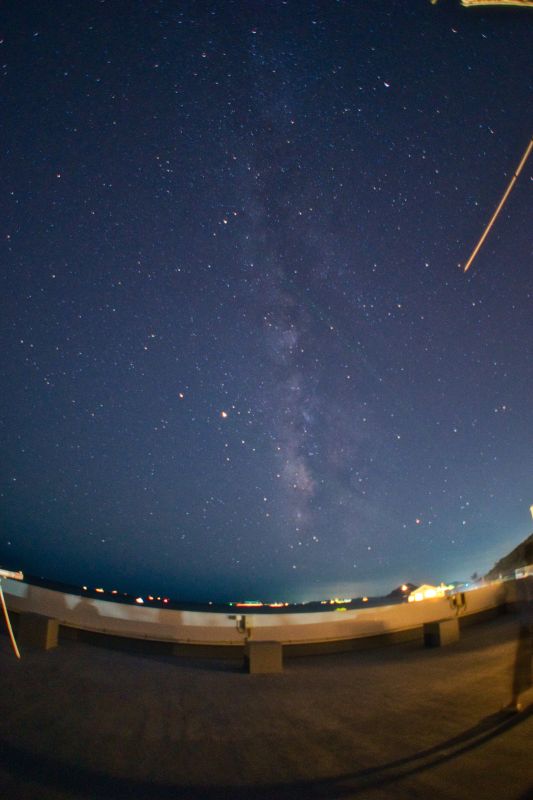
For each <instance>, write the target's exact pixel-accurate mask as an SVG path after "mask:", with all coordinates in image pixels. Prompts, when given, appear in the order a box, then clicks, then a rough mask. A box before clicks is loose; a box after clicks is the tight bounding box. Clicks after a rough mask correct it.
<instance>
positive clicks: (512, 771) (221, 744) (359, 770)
mask: <svg viewBox="0 0 533 800" xmlns="http://www.w3.org/2000/svg"><path fill="white" fill-rule="evenodd" d="M517 626H518V623H517V620H516V618H515V617H513V616H503V617H499V618H497V619H494V620H492V621H490V622H485V623H482V624H479V625H477V626H473V627H470V628H467V629H466V630H464V631H463V632H462V638H461V641H460V642H459V643H456V644H453V645H449V646H448V647H445V648H438V649H431V650H428V649H424V648H422V647H421V645H420V643H418V642H409V643H405V644H400V645H394V646H390V647H380V648H378V649H374V650H366V651H362V652H356V653H348V654H335V655H327V656H314V657H302V658H294V659H290V660H288V661H287V662H286V664H285V669H284V672H283V673H282V674H279V675H248V674H245V673H244V672H243V671H242V669H241V668H240V666H239V665H237V664H236V663H235V662H234V661H223V660H220V661H219V660H213V659H209V660H192V659H178V658H172V657H170V656H169V657H166V656H156V655H144V654H142V655H140V654H133V653H128V652H118V651H115V650H109V649H104V648H101V647H97V646H94V645H89V644H82V643H79V642H65V643H63V644H62V645H61V646H60V647H59V648H58V649H56V650H53V651H50V652H47V653H46V652H39V651H27V652H25V653H23V657H22V660H21V661H20V662H19V661H17V660H16V659H15V658H14V656H13V654H12V652H11V651H10V648H9V641H8V639H7V637H6V636H0V670H1V673H0V674H1V681H0V711H1V713H0V786H2V790H3V794H4V796H5V797H16V798H18V799H19V800H25V799H26V798H28V799H29V798H31V799H32V800H33V798H37V797H38V798H39V800H67V798H68V799H69V800H71V799H72V798H98V800H103V799H104V798H120V799H122V798H128V800H129V799H130V798H134V799H137V798H138V799H139V800H140V799H141V798H150V800H167V799H168V800H170V799H171V798H173V799H174V798H183V800H185V798H187V799H189V798H190V800H195V799H196V798H202V800H222V798H224V800H226V799H227V800H248V799H251V800H267V799H268V800H277V799H278V798H279V799H280V800H285V799H286V800H292V798H302V799H303V798H305V799H306V800H313V799H315V798H317V799H319V800H333V798H352V797H353V798H364V800H394V799H395V798H421V799H424V800H426V798H431V800H440V798H442V799H443V800H444V798H446V800H466V799H467V798H476V800H479V798H480V797H483V796H487V797H489V796H490V797H505V798H507V800H519V799H520V800H526V798H530V797H533V760H532V759H531V742H532V741H533V713H532V708H531V707H526V708H525V709H524V710H523V711H521V712H520V713H518V714H511V713H509V712H505V711H502V708H503V707H504V706H505V705H506V704H508V703H509V701H510V699H511V686H512V678H513V672H514V668H515V654H516V649H517V632H518V627H517Z"/></svg>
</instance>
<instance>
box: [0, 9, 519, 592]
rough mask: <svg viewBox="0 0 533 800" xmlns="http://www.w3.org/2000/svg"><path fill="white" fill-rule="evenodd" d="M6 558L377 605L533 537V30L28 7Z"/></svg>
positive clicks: (16, 142)
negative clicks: (406, 584)
mask: <svg viewBox="0 0 533 800" xmlns="http://www.w3.org/2000/svg"><path fill="white" fill-rule="evenodd" d="M3 14H4V18H3V20H2V31H3V36H2V38H3V42H2V44H1V45H0V48H1V52H2V58H1V63H2V64H3V79H2V93H1V97H2V99H1V109H0V111H1V114H0V119H1V125H2V142H3V145H2V146H3V165H2V189H1V198H2V215H1V219H2V237H1V249H2V258H1V263H2V306H3V312H2V320H1V334H2V348H1V352H0V364H1V377H2V387H3V392H2V399H1V401H0V403H1V406H0V410H1V425H2V427H1V436H2V484H1V501H2V529H1V533H0V563H2V564H4V565H6V566H11V567H16V568H21V569H24V570H26V571H27V572H31V573H36V574H39V575H44V576H46V577H50V578H55V579H60V580H65V581H68V582H74V583H90V584H94V583H99V584H103V585H105V586H108V587H111V584H113V585H116V586H118V588H122V589H124V590H126V591H127V590H132V591H154V592H157V593H159V592H164V593H167V594H171V595H172V596H174V597H179V598H187V599H236V598H237V599H238V598H243V597H245V596H253V597H257V596H259V597H261V598H263V599H275V598H278V597H281V598H282V599H301V598H307V599H309V598H320V597H323V596H326V595H331V594H337V593H338V594H348V593H349V594H350V595H354V596H355V595H358V594H362V593H373V594H375V593H379V592H382V591H385V590H389V589H391V588H393V586H395V585H397V584H398V583H399V582H401V581H403V580H411V581H414V582H422V581H432V580H440V579H445V580H446V579H454V578H461V577H468V575H469V574H470V573H471V572H473V571H474V570H477V571H484V570H486V569H487V568H488V567H490V566H491V565H492V564H493V563H494V561H495V560H496V559H497V558H498V557H500V556H501V555H502V554H504V553H505V552H507V551H508V550H509V549H510V548H511V547H513V546H514V545H515V544H516V543H517V542H518V541H520V540H521V539H522V538H524V536H525V535H526V534H527V533H529V532H530V529H531V520H530V517H529V510H528V509H529V505H530V503H532V502H533V447H532V444H533V426H532V421H531V397H532V396H533V368H532V355H531V353H532V350H531V341H532V337H533V315H532V289H531V276H532V269H531V263H532V258H531V256H532V245H531V224H530V220H531V194H532V193H531V187H532V174H533V168H532V164H533V161H531V162H530V163H529V164H528V165H527V166H526V168H525V170H524V172H523V173H522V175H521V177H520V180H519V181H518V183H517V185H516V188H515V189H514V191H513V193H512V194H511V197H510V199H509V201H508V203H507V205H506V206H505V209H504V211H503V213H502V215H501V217H500V218H499V220H498V222H497V224H496V226H495V228H494V229H493V231H492V232H491V234H490V237H489V238H488V240H487V242H486V244H485V246H484V247H483V249H482V250H481V252H480V254H479V256H478V258H477V260H476V261H475V263H474V265H473V267H472V268H471V270H470V271H469V272H468V273H467V274H466V275H465V274H464V273H463V272H462V270H461V269H460V266H459V265H460V264H464V263H465V261H466V259H467V257H468V255H469V254H470V251H471V250H472V248H473V246H474V244H475V243H476V241H477V239H478V238H479V236H480V235H481V232H482V230H483V228H484V226H485V224H486V223H487V221H488V219H489V217H490V214H491V213H492V211H493V209H494V207H495V206H496V204H497V202H498V200H499V199H500V197H501V195H502V193H503V191H504V189H505V187H506V185H507V183H508V181H509V179H510V176H511V175H512V172H513V170H514V169H515V168H516V166H517V164H518V161H519V159H520V157H521V155H522V153H523V151H524V149H525V147H526V145H527V142H528V140H529V138H530V137H531V133H532V129H533V125H532V114H531V109H532V80H531V79H532V66H533V58H532V54H531V46H530V45H531V40H532V34H533V12H531V11H527V10H521V9H514V8H507V9H494V8H488V9H485V10H479V9H464V8H462V7H461V6H460V5H459V4H458V3H455V2H448V3H444V2H442V3H440V4H439V5H437V6H433V5H430V4H429V2H427V3H426V2H422V0H420V1H419V2H412V3H406V2H404V0H396V1H392V2H390V1H389V2H384V1H383V2H381V1H378V0H376V1H375V2H367V3H362V2H347V1H346V2H333V0H330V1H328V2H306V3H302V2H299V0H287V2H281V0H272V1H271V2H253V1H252V2H244V1H243V2H232V1H231V0H223V2H222V0H220V1H219V2H166V1H164V2H141V1H139V2H134V3H132V2H118V1H117V2H92V1H91V0H88V2H84V3H69V2H47V3H45V4H43V3H40V2H39V3H37V2H27V3H24V4H11V5H10V7H9V8H7V9H6V8H4V12H3Z"/></svg>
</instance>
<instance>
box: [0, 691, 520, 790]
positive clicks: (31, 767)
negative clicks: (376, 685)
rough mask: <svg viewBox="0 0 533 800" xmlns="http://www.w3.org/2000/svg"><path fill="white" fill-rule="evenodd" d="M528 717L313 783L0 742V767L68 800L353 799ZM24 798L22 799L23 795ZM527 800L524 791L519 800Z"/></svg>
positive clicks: (489, 720) (501, 718) (486, 725)
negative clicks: (183, 770)
mask: <svg viewBox="0 0 533 800" xmlns="http://www.w3.org/2000/svg"><path fill="white" fill-rule="evenodd" d="M531 716H533V706H530V707H529V708H527V709H525V710H524V711H522V712H521V713H511V712H510V711H505V710H504V711H501V712H499V713H497V714H492V715H491V716H489V717H486V718H485V719H482V720H481V721H480V722H478V723H477V724H476V725H474V726H473V727H471V728H469V729H467V730H465V731H463V732H462V733H460V734H458V735H457V736H454V737H452V738H450V739H447V740H445V741H443V742H440V743H439V744H437V745H434V746H433V747H430V748H427V749H425V750H421V751H419V752H417V753H415V754H413V755H412V756H407V757H405V758H402V759H398V760H395V761H390V762H388V763H385V764H380V765H379V766H375V767H368V768H366V769H362V770H357V771H355V772H352V773H346V774H343V775H339V776H337V777H334V778H327V779H324V780H319V781H298V782H294V783H288V782H286V783H274V784H268V785H263V786H221V787H211V786H198V785H197V786H190V787H187V786H180V785H169V784H154V783H152V782H148V781H146V782H144V781H136V780H130V779H128V778H121V777H113V776H110V775H106V774H103V773H99V772H96V771H93V770H91V769H89V768H87V767H84V766H82V765H76V764H68V765H67V764H64V763H62V762H61V761H60V760H59V759H55V758H53V757H52V756H47V755H37V754H33V753H29V752H27V751H25V750H23V749H21V748H18V747H16V746H14V745H12V744H9V743H8V742H5V741H3V742H0V745H1V749H0V765H1V766H2V767H3V768H4V770H5V771H6V772H7V773H9V774H11V775H12V776H13V777H14V778H15V779H16V778H17V776H20V777H21V792H20V794H19V797H23V796H24V795H23V791H24V788H23V787H24V785H25V784H26V785H28V784H34V787H33V788H35V784H37V785H38V786H39V788H40V789H42V790H44V789H46V790H47V794H46V796H47V797H48V796H51V795H50V792H52V791H54V790H55V791H57V792H58V793H61V795H62V796H64V795H65V793H67V794H68V795H69V796H70V797H72V798H94V797H97V798H99V800H111V799H113V800H145V798H147V797H149V798H150V800H228V798H231V800H274V799H275V800H304V798H305V800H313V799H314V800H334V798H343V797H357V796H358V795H360V794H361V793H364V792H366V791H368V790H370V789H373V788H376V787H382V786H386V785H393V784H394V783H396V782H397V781H400V780H402V779H403V778H407V777H410V776H413V775H416V774H419V773H422V772H424V771H426V770H429V769H432V768H433V767H437V766H439V765H441V764H444V763H446V762H448V761H452V760H453V759H456V758H459V757H460V756H462V755H463V754H465V753H467V752H469V751H472V750H475V749H476V748H478V747H481V746H482V745H484V744H486V743H487V742H489V741H491V740H493V739H495V738H497V737H498V736H501V735H502V734H504V733H505V732H507V731H509V730H511V729H512V728H515V727H516V726H517V725H520V724H521V723H522V722H524V721H525V720H526V719H528V718H529V717H531ZM26 796H27V795H26ZM530 797H531V793H530V792H526V793H525V794H524V795H522V797H521V798H519V800H527V798H530Z"/></svg>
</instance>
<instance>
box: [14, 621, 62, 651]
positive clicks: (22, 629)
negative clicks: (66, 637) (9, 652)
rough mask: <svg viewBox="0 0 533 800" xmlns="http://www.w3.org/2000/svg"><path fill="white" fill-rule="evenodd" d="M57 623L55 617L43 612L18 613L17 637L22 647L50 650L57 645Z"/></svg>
mask: <svg viewBox="0 0 533 800" xmlns="http://www.w3.org/2000/svg"><path fill="white" fill-rule="evenodd" d="M58 632H59V623H58V621H57V619H52V618H51V617H45V616H44V615H43V614H33V613H27V612H22V613H21V614H19V624H18V631H17V639H18V641H19V644H20V645H21V646H22V647H35V648H38V649H39V650H51V649H52V648H53V647H57V635H58Z"/></svg>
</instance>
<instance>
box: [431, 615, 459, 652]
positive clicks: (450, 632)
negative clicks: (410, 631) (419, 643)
mask: <svg viewBox="0 0 533 800" xmlns="http://www.w3.org/2000/svg"><path fill="white" fill-rule="evenodd" d="M458 641H459V620H458V619H457V617H450V619H439V620H437V621H436V622H425V623H424V644H425V646H426V647H442V646H443V645H445V644H451V643H452V642H458Z"/></svg>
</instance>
